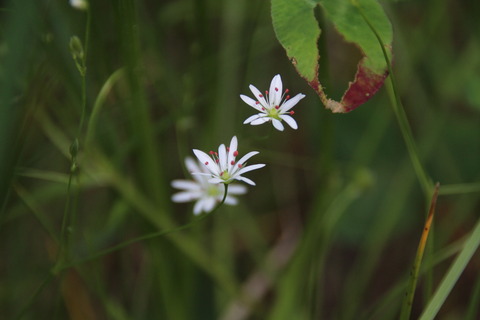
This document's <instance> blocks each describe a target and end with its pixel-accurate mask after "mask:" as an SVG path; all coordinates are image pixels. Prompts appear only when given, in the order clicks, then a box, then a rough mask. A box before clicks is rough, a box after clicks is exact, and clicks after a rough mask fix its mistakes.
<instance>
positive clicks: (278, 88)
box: [268, 74, 283, 106]
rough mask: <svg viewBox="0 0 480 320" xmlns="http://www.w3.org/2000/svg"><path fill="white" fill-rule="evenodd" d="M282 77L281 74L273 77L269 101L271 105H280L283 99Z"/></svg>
mask: <svg viewBox="0 0 480 320" xmlns="http://www.w3.org/2000/svg"><path fill="white" fill-rule="evenodd" d="M282 90H283V85H282V78H281V77H280V75H279V74H277V75H276V76H275V77H273V79H272V82H271V83H270V91H269V92H268V93H269V101H270V105H271V106H278V105H280V101H281V99H282Z"/></svg>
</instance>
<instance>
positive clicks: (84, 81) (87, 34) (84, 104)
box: [77, 6, 92, 138]
mask: <svg viewBox="0 0 480 320" xmlns="http://www.w3.org/2000/svg"><path fill="white" fill-rule="evenodd" d="M91 16H92V14H91V9H90V6H88V9H87V22H86V27H85V40H84V47H83V58H82V67H83V72H80V74H81V76H82V113H81V116H80V124H79V126H78V132H77V138H79V137H80V136H81V134H82V130H83V124H84V122H85V118H86V114H87V79H86V71H87V56H88V43H89V40H90V24H91V19H92V18H91Z"/></svg>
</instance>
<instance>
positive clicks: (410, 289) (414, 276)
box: [400, 183, 440, 320]
mask: <svg viewBox="0 0 480 320" xmlns="http://www.w3.org/2000/svg"><path fill="white" fill-rule="evenodd" d="M439 187H440V184H439V183H437V184H436V185H435V190H434V193H433V196H432V201H431V203H430V209H429V210H428V216H427V220H426V221H425V226H424V228H423V232H422V236H421V238H420V242H419V244H418V249H417V255H416V257H415V261H414V262H413V267H412V271H411V272H410V279H409V281H408V285H407V291H406V294H405V297H404V299H403V304H402V310H401V313H400V319H401V320H408V319H410V313H411V311H412V304H413V298H414V296H415V289H416V286H417V280H418V273H419V271H420V266H421V264H422V258H423V253H424V251H425V246H426V244H427V240H428V234H429V233H430V228H431V225H432V221H433V216H434V214H435V205H436V204H437V197H438V188H439Z"/></svg>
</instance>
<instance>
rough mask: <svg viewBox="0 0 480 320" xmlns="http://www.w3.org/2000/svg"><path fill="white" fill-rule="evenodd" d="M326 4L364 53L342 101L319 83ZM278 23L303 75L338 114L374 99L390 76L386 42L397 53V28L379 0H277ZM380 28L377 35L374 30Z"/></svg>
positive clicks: (289, 53)
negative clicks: (320, 17)
mask: <svg viewBox="0 0 480 320" xmlns="http://www.w3.org/2000/svg"><path fill="white" fill-rule="evenodd" d="M317 5H320V7H321V8H322V10H323V11H324V14H325V18H326V19H328V20H330V21H331V22H332V24H333V25H334V26H335V28H336V29H337V30H338V32H339V33H340V34H341V35H342V36H343V37H344V38H345V40H346V41H348V42H351V43H353V44H355V45H356V46H357V47H358V48H359V50H360V51H361V54H362V56H363V57H362V59H361V60H360V61H359V63H358V66H357V73H356V75H355V79H354V81H353V82H351V83H350V84H349V86H348V89H347V91H346V92H345V94H344V95H343V97H342V99H341V100H340V102H337V101H334V100H332V99H329V98H327V95H326V93H325V92H324V90H323V87H322V85H321V84H320V82H319V80H318V71H319V63H318V60H319V59H320V53H319V52H318V48H317V41H318V39H319V37H320V34H321V30H320V28H319V27H318V23H317V21H316V19H315V16H314V9H315V7H316V6H317ZM272 22H273V27H274V30H275V34H276V36H277V39H278V40H279V42H280V43H281V45H282V46H283V47H284V48H285V50H286V52H287V56H288V57H289V59H290V61H291V62H292V64H293V65H294V66H295V68H296V69H297V71H298V73H299V74H300V76H301V77H302V78H304V79H305V80H306V81H307V82H308V84H309V85H310V86H311V87H312V88H313V89H314V90H315V91H316V92H317V94H318V95H319V97H320V99H321V100H322V102H323V103H324V104H325V106H326V107H327V108H328V109H330V110H332V111H333V112H341V113H344V112H349V111H352V110H354V109H355V108H357V107H358V106H360V105H361V104H363V103H365V102H366V101H368V100H369V99H370V98H371V97H372V96H373V95H374V94H375V93H376V92H377V91H378V89H380V88H381V86H382V85H383V83H384V81H385V78H386V77H387V75H388V71H387V62H386V60H385V57H384V54H383V51H382V48H381V44H380V42H379V39H377V36H376V35H375V32H376V33H377V34H378V36H379V37H380V39H381V41H382V42H383V43H384V44H385V46H386V47H385V49H386V51H387V52H388V54H391V43H392V37H393V35H392V27H391V24H390V21H389V20H388V18H387V16H386V15H385V12H384V11H383V9H382V7H381V6H380V5H379V4H378V2H377V1H376V0H358V1H354V0H351V1H350V0H317V1H316V2H315V1H307V0H272ZM372 28H373V29H374V30H375V32H374V31H373V30H372Z"/></svg>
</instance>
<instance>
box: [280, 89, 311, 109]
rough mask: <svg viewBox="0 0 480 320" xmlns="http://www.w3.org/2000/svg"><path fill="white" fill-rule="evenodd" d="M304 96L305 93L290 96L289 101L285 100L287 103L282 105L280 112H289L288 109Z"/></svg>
mask: <svg viewBox="0 0 480 320" xmlns="http://www.w3.org/2000/svg"><path fill="white" fill-rule="evenodd" d="M303 98H305V95H304V94H302V93H299V94H297V95H296V96H295V97H293V98H290V99H288V100H287V101H285V103H284V104H282V105H281V107H280V109H279V110H278V111H279V112H280V113H284V112H287V111H288V110H290V109H292V108H293V107H294V106H295V105H296V104H297V103H298V102H299V101H300V100H302V99H303Z"/></svg>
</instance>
